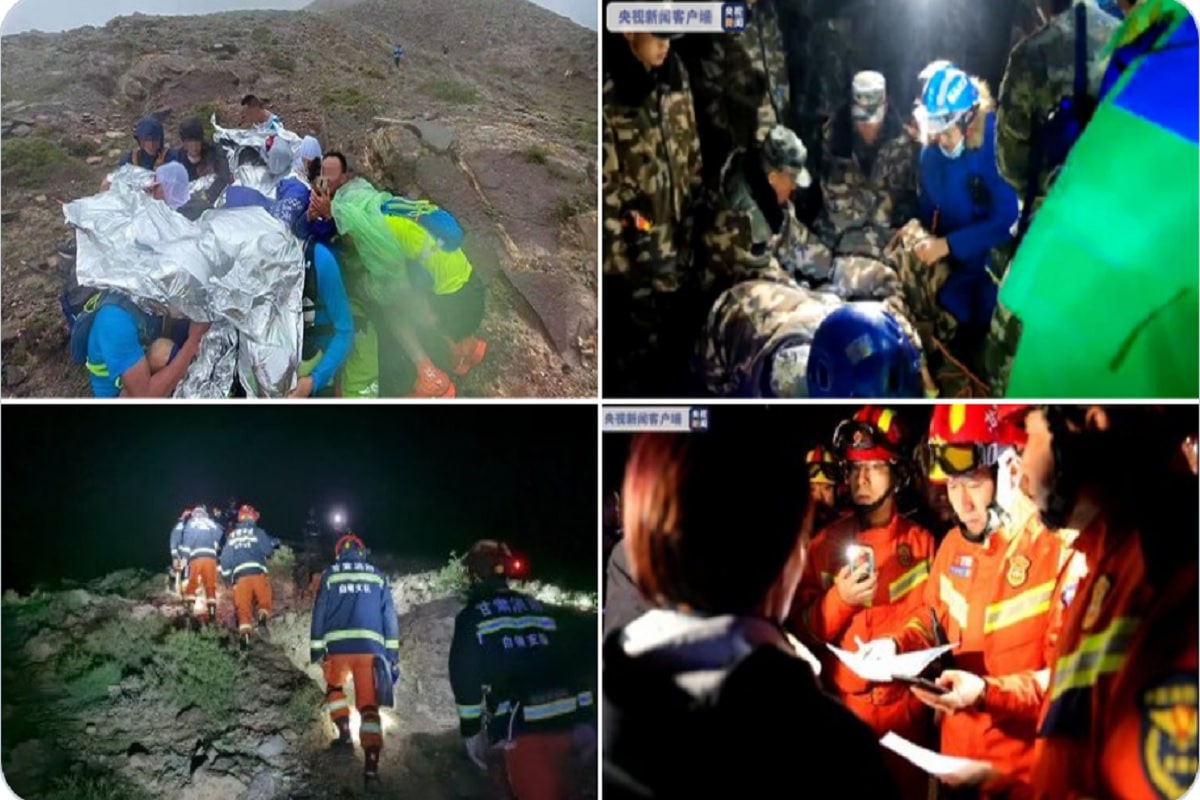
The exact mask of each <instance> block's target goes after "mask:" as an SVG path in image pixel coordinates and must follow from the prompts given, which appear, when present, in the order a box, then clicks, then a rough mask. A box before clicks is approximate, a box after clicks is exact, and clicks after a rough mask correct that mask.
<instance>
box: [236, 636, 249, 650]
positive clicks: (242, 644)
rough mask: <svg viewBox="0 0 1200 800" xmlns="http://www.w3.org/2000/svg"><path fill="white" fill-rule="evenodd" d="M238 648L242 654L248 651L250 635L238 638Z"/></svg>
mask: <svg viewBox="0 0 1200 800" xmlns="http://www.w3.org/2000/svg"><path fill="white" fill-rule="evenodd" d="M238 647H239V648H240V649H241V651H242V652H243V653H244V652H246V651H247V650H249V649H250V634H248V633H243V634H242V635H241V636H239V637H238Z"/></svg>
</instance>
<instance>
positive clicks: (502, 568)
mask: <svg viewBox="0 0 1200 800" xmlns="http://www.w3.org/2000/svg"><path fill="white" fill-rule="evenodd" d="M511 559H512V551H511V550H509V549H508V545H506V544H505V543H504V542H498V541H496V540H494V539H483V540H481V541H478V542H476V543H475V544H473V545H471V549H470V550H468V551H467V554H466V556H464V557H463V563H464V565H465V566H466V568H467V573H468V574H469V575H470V576H471V577H472V578H474V579H475V580H480V581H482V580H486V579H488V578H503V577H505V576H506V575H507V574H508V564H509V561H510V560H511Z"/></svg>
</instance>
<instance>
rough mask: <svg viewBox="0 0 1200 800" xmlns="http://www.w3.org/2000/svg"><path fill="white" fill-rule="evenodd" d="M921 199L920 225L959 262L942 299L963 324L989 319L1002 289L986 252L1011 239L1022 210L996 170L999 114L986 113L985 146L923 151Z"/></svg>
mask: <svg viewBox="0 0 1200 800" xmlns="http://www.w3.org/2000/svg"><path fill="white" fill-rule="evenodd" d="M972 184H975V185H976V187H977V189H976V192H975V194H976V195H977V196H976V197H975V198H972V190H971V185H972ZM918 200H919V204H920V217H921V224H922V225H924V226H925V228H926V229H927V230H930V231H931V232H932V233H933V234H934V235H935V236H940V237H945V239H946V243H947V244H948V245H949V247H950V258H951V260H952V262H953V263H954V264H955V265H956V266H957V268H956V269H955V270H954V271H953V272H952V273H951V274H950V277H949V279H947V281H946V283H945V285H944V286H943V287H942V289H941V291H940V292H939V293H938V302H939V303H940V304H941V305H942V307H943V308H945V309H946V310H947V311H948V312H950V314H951V315H953V316H954V318H955V319H956V320H958V321H959V322H980V323H984V324H986V323H989V322H990V321H991V319H992V311H993V310H994V308H995V306H996V291H997V288H998V287H997V284H996V281H995V280H993V278H992V276H991V274H990V273H989V272H988V271H987V266H988V251H990V250H991V249H992V248H994V247H999V246H1000V245H1002V244H1005V243H1006V242H1008V241H1009V240H1011V239H1012V226H1013V224H1014V223H1015V222H1016V221H1017V216H1018V214H1019V209H1018V204H1017V193H1016V192H1015V191H1014V190H1013V188H1012V187H1011V186H1009V185H1008V183H1006V182H1005V181H1004V179H1003V178H1001V177H1000V173H999V171H998V170H997V169H996V116H995V114H992V113H989V114H988V115H987V118H986V121H985V128H984V136H983V145H982V146H981V147H978V148H973V149H972V148H967V149H965V150H964V151H963V154H962V155H961V156H959V157H958V158H955V159H951V158H947V157H946V156H945V155H944V154H943V153H942V151H941V149H940V148H939V147H938V146H937V145H936V144H935V145H930V146H926V147H925V148H923V149H922V150H921V171H920V181H919V186H918ZM935 212H936V216H937V227H936V230H935V229H934V228H933V224H934V215H935Z"/></svg>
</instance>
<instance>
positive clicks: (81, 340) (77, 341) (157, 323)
mask: <svg viewBox="0 0 1200 800" xmlns="http://www.w3.org/2000/svg"><path fill="white" fill-rule="evenodd" d="M93 291H94V290H93ZM105 306H116V307H117V308H121V309H124V310H125V311H127V312H128V313H129V314H130V316H132V317H133V320H134V324H135V325H136V326H137V332H138V341H139V342H141V343H142V346H143V347H145V346H146V345H148V344H150V343H151V342H153V341H154V340H155V339H157V338H158V337H159V336H160V335H161V334H162V329H163V320H162V318H161V317H155V316H152V315H150V314H147V313H146V312H145V311H142V310H141V309H140V308H138V307H137V304H136V303H134V302H133V300H131V299H130V298H129V297H128V296H127V295H124V294H121V293H120V292H114V291H96V293H95V294H94V295H92V296H91V297H90V298H89V299H88V301H87V302H86V303H84V305H83V308H82V309H81V310H80V312H79V314H78V315H77V316H76V317H75V320H74V322H73V324H72V325H71V341H70V344H69V347H70V352H71V361H72V362H73V363H75V364H79V365H83V364H86V363H87V351H88V337H89V336H91V333H92V324H93V323H94V322H95V320H96V313H97V312H99V311H100V309H102V308H104V307H105Z"/></svg>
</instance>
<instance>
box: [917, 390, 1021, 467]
mask: <svg viewBox="0 0 1200 800" xmlns="http://www.w3.org/2000/svg"><path fill="white" fill-rule="evenodd" d="M1027 409H1028V406H1017V405H1004V406H999V405H994V404H993V405H966V404H964V403H949V404H945V405H937V406H934V409H933V416H932V417H931V418H930V420H929V477H930V479H932V480H945V478H946V476H948V475H962V474H965V473H967V472H971V471H973V470H976V469H982V468H986V467H994V466H995V465H996V464H997V462H998V461H999V460H1000V454H1001V453H1002V452H1003V451H1004V450H1005V449H1007V448H1009V447H1016V446H1019V445H1022V444H1024V441H1025V437H1024V430H1023V429H1022V428H1021V427H1020V426H1019V424H1018V422H1019V420H1020V419H1021V418H1023V412H1024V411H1025V410H1027Z"/></svg>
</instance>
